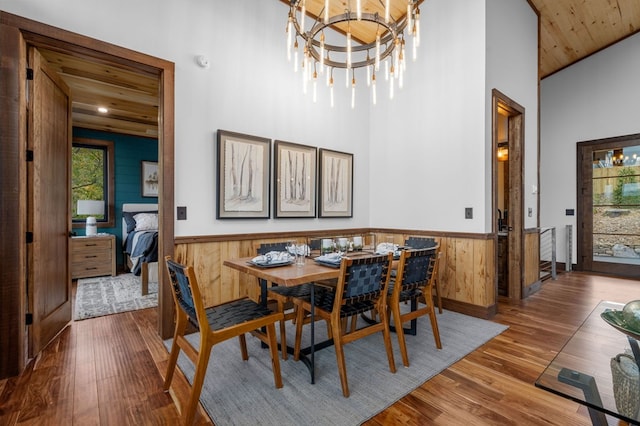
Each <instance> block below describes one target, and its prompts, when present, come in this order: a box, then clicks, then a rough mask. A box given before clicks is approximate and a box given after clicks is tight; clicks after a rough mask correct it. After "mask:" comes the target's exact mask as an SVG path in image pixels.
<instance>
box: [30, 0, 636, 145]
mask: <svg viewBox="0 0 640 426" xmlns="http://www.w3.org/2000/svg"><path fill="white" fill-rule="evenodd" d="M276 1H280V2H282V3H286V4H289V1H288V0H276ZM349 1H351V3H352V4H353V3H354V1H353V0H339V1H337V0H331V4H332V6H331V9H332V10H337V11H340V10H345V9H347V7H348V3H349ZM361 1H362V8H363V10H365V11H367V12H375V11H378V12H380V11H381V10H383V9H382V6H381V4H382V2H381V1H380V0H361ZM406 1H407V0H391V5H392V6H391V11H392V12H391V14H392V16H394V17H398V16H400V15H401V14H402V13H404V11H405V10H406ZM424 1H430V0H424ZM528 2H529V4H530V5H531V6H532V7H533V8H534V9H535V10H536V11H537V12H538V14H539V16H540V46H539V53H540V59H539V75H540V78H545V77H547V76H549V75H551V74H553V73H554V72H556V71H559V70H561V69H563V68H565V67H567V66H569V65H571V64H573V63H575V62H577V61H579V60H580V59H583V58H585V57H587V56H589V55H591V54H593V53H595V52H597V51H599V50H601V49H604V48H606V47H608V46H610V45H612V44H614V43H616V42H618V41H620V40H622V39H624V38H626V37H628V36H630V35H632V34H635V33H637V32H638V31H640V1H639V0H528ZM323 7H324V0H307V10H308V12H309V14H311V15H313V14H319V13H320V11H321V10H322V8H323ZM382 13H384V12H382ZM422 13H425V7H424V6H423V7H422ZM286 18H287V17H286V12H285V10H284V9H283V16H282V22H283V25H284V23H285V22H286ZM363 31H364V32H361V33H358V34H357V35H355V34H354V38H356V37H357V38H358V39H360V40H367V39H368V40H371V39H372V38H373V39H375V28H372V26H368V27H367V26H365V27H364V29H363ZM367 31H368V32H369V33H370V34H371V33H373V34H374V35H373V36H371V35H367ZM283 43H284V36H283ZM42 53H43V55H44V57H45V58H47V60H48V61H49V62H50V63H51V64H52V65H53V67H54V68H55V69H56V70H57V71H58V72H59V73H60V75H61V76H62V78H63V79H64V80H65V82H66V83H67V84H68V85H69V87H70V88H71V91H72V97H73V124H74V126H78V127H84V128H88V129H95V130H103V131H108V132H116V133H124V134H129V135H136V136H142V137H151V138H156V137H157V135H158V104H159V99H158V78H157V76H154V75H145V74H140V73H137V72H133V71H130V70H127V69H123V68H122V67H119V66H117V65H115V64H105V63H104V62H96V61H94V60H92V59H91V58H83V57H79V56H77V55H71V54H67V53H64V52H57V51H53V50H46V49H45V50H44V51H43V52H42ZM99 106H105V107H106V108H108V109H109V112H107V113H106V114H105V113H100V112H98V110H97V108H98V107H99Z"/></svg>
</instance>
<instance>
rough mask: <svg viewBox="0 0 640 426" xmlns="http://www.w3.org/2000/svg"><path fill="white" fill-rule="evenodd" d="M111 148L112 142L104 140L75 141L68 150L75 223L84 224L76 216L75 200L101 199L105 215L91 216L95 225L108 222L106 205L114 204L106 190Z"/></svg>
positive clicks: (80, 216) (82, 216) (78, 216)
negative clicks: (69, 150) (103, 202)
mask: <svg viewBox="0 0 640 426" xmlns="http://www.w3.org/2000/svg"><path fill="white" fill-rule="evenodd" d="M112 147H113V145H112V143H111V142H107V141H93V140H91V141H89V140H82V142H78V141H76V140H74V143H73V145H72V149H71V200H72V206H71V211H72V218H73V221H74V222H84V220H85V219H86V217H87V216H86V215H78V214H77V209H78V200H104V201H105V211H104V214H103V215H92V216H95V217H96V219H97V221H98V223H100V222H109V221H110V220H109V219H110V218H109V211H110V209H109V206H110V205H113V200H111V199H110V198H111V197H110V194H111V193H112V191H111V188H109V182H110V178H109V177H110V174H112V171H111V168H110V167H112V166H111V164H110V163H111V161H112V160H110V159H111V158H113V155H112V149H113V148H112ZM110 151H111V152H110Z"/></svg>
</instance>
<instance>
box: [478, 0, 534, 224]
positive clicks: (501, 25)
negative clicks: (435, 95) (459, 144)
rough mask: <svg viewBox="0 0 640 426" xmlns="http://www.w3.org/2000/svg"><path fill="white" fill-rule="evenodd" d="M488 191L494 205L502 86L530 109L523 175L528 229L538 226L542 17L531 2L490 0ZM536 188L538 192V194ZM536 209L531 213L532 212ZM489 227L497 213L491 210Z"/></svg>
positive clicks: (488, 216)
mask: <svg viewBox="0 0 640 426" xmlns="http://www.w3.org/2000/svg"><path fill="white" fill-rule="evenodd" d="M486 58H487V84H486V93H485V95H486V99H487V101H486V103H485V113H486V121H485V123H486V128H485V138H486V141H487V143H486V149H485V159H486V164H487V171H486V173H485V194H486V195H487V198H486V203H487V207H488V208H489V209H490V208H491V192H492V189H493V188H492V182H491V173H490V170H491V167H490V164H491V160H492V159H493V156H494V155H496V153H495V152H493V151H492V145H491V91H492V90H493V89H498V90H499V91H500V92H501V93H503V94H505V95H506V96H508V97H509V98H510V99H511V100H513V101H514V102H517V103H518V104H519V105H520V106H522V107H524V110H525V113H524V151H523V167H524V173H523V176H522V183H523V189H524V191H523V197H522V200H523V203H524V213H523V214H524V227H525V228H535V227H537V226H538V194H537V188H538V186H539V183H538V17H537V15H536V13H535V12H534V11H533V9H532V8H531V6H529V4H528V3H527V2H526V1H513V0H487V55H486ZM534 187H535V189H536V191H535V192H534ZM529 208H531V216H529V214H528V211H529ZM486 229H487V231H490V230H491V213H490V212H489V211H488V212H487V221H486Z"/></svg>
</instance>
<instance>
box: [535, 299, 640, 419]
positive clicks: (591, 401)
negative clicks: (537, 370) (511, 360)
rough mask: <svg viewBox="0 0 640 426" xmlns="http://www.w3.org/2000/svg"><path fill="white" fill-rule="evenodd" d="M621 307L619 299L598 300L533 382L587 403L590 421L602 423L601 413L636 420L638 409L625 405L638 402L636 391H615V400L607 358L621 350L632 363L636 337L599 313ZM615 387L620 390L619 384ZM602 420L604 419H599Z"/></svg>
mask: <svg viewBox="0 0 640 426" xmlns="http://www.w3.org/2000/svg"><path fill="white" fill-rule="evenodd" d="M623 307H624V304H621V303H614V302H606V301H603V302H600V303H599V304H598V305H597V306H596V307H595V309H594V310H593V311H592V312H591V314H589V316H588V317H587V319H586V320H585V321H584V323H583V324H582V325H581V326H580V327H579V328H578V330H577V331H576V332H575V334H574V335H573V336H572V337H571V339H570V340H569V341H568V342H567V343H566V344H565V346H564V347H563V348H562V350H561V351H560V352H559V353H558V354H557V355H556V357H555V358H554V360H553V361H552V362H551V364H549V366H548V367H547V368H546V369H545V370H544V372H543V373H542V374H541V375H540V377H539V378H538V380H537V381H536V383H535V385H536V386H537V387H539V388H542V389H545V390H547V391H549V392H552V393H555V394H557V395H560V396H563V397H565V398H568V399H571V400H573V401H575V402H578V403H581V404H584V405H586V406H587V407H589V412H590V415H591V420H592V422H593V423H594V424H606V420H604V416H603V415H602V414H601V413H606V414H609V415H612V416H614V417H617V418H619V419H623V420H626V421H628V422H633V423H636V424H637V423H638V421H639V417H638V412H637V411H635V412H634V413H631V412H630V411H629V408H628V407H629V401H631V402H632V404H633V403H635V404H636V405H640V392H637V389H634V390H633V394H631V395H628V396H625V397H623V396H622V393H621V392H618V401H617V403H616V397H615V396H614V383H613V375H612V367H611V359H612V358H615V357H616V355H618V354H621V353H625V352H627V353H628V354H629V355H630V358H627V360H629V361H630V362H631V363H633V360H634V355H633V352H632V346H634V345H635V346H636V349H637V341H636V340H635V339H633V338H631V337H629V338H628V337H627V334H625V333H623V332H621V331H619V330H618V329H616V328H614V327H613V326H612V325H610V324H609V323H607V322H606V321H605V320H604V319H603V318H602V317H601V314H602V313H603V312H605V311H607V310H614V311H621V310H622V308H623ZM605 316H606V314H605ZM639 358H640V357H639ZM627 366H628V365H627ZM633 368H635V367H633ZM636 371H637V370H636ZM616 387H617V388H618V391H620V390H621V387H620V385H617V386H616ZM619 407H620V408H621V409H620V410H619ZM622 407H627V408H622ZM594 417H595V418H594ZM598 417H599V419H600V421H599V420H598ZM602 420H604V421H605V422H604V423H601V421H602Z"/></svg>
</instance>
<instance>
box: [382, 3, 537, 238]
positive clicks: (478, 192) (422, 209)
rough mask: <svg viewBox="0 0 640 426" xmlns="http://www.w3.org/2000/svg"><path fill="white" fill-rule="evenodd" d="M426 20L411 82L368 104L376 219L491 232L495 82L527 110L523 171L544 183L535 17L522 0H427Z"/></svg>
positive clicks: (388, 224)
mask: <svg viewBox="0 0 640 426" xmlns="http://www.w3.org/2000/svg"><path fill="white" fill-rule="evenodd" d="M421 19H422V24H421V28H422V30H423V35H422V45H421V47H420V51H419V56H418V60H417V61H416V62H414V63H409V66H408V69H407V78H406V87H405V89H404V90H403V91H401V92H399V93H396V97H395V99H394V100H393V101H388V100H386V99H385V100H384V101H383V102H380V104H378V105H376V106H372V107H371V152H372V159H371V185H372V190H371V222H372V224H373V225H374V226H383V227H400V228H408V229H430V230H439V231H459V232H479V233H484V232H491V230H492V227H491V218H492V217H493V216H492V212H491V193H492V182H491V161H492V156H493V155H494V153H493V152H492V139H491V96H492V95H491V90H492V89H493V88H497V89H499V90H500V91H502V92H503V93H505V94H506V95H507V96H509V97H511V98H512V99H513V100H514V101H516V102H518V103H519V104H520V105H522V106H524V107H525V109H526V111H527V116H526V121H527V122H526V125H525V146H526V147H525V168H526V172H525V178H524V180H525V183H526V184H525V187H527V188H530V187H531V185H532V184H536V185H537V137H538V134H537V108H538V102H537V67H538V61H537V42H538V39H537V16H536V14H535V13H534V12H533V10H532V9H531V7H530V6H529V5H528V4H527V2H526V1H524V0H522V1H515V2H514V1H509V0H487V1H486V2H485V1H482V2H479V1H477V0H440V1H438V0H430V1H427V2H424V3H423V4H422V6H421ZM398 183H402V185H398ZM525 203H526V205H527V206H529V205H531V206H533V207H535V206H536V198H535V196H529V197H525ZM399 206H402V207H401V208H398V207H399ZM465 207H472V208H473V219H472V220H468V219H465V216H464V213H465ZM525 226H536V215H535V208H534V214H533V217H532V218H531V219H529V218H527V220H526V221H525Z"/></svg>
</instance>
